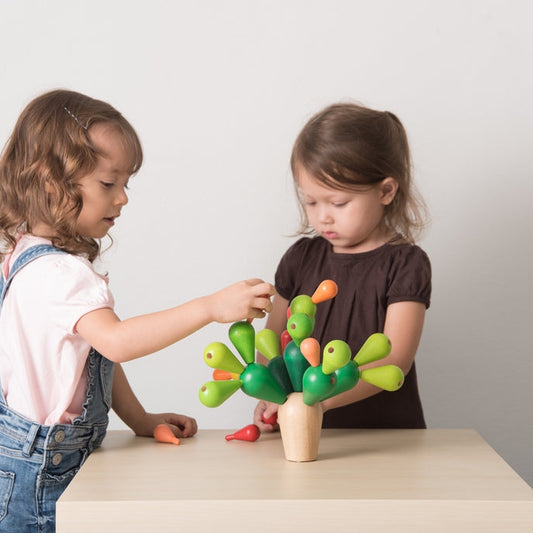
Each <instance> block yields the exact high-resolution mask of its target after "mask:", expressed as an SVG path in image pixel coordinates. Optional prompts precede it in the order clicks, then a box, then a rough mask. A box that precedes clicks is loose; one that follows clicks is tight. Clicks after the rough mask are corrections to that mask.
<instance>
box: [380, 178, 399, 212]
mask: <svg viewBox="0 0 533 533" xmlns="http://www.w3.org/2000/svg"><path fill="white" fill-rule="evenodd" d="M379 188H380V199H381V203H382V204H383V205H389V204H390V203H391V202H392V201H393V200H394V197H395V196H396V193H397V192H398V182H397V181H396V180H395V179H394V178H390V177H389V178H385V179H384V180H382V181H381V183H380V184H379Z"/></svg>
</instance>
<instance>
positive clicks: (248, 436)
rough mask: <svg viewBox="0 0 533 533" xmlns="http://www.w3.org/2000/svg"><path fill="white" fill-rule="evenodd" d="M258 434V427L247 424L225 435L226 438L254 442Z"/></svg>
mask: <svg viewBox="0 0 533 533" xmlns="http://www.w3.org/2000/svg"><path fill="white" fill-rule="evenodd" d="M260 435H261V432H260V431H259V428H258V427H257V426H256V425H255V424H249V425H247V426H244V427H243V428H242V429H239V430H238V431H236V432H235V433H232V434H231V435H226V440H228V441H229V440H247V441H249V442H254V441H256V440H257V439H258V438H259V436H260Z"/></svg>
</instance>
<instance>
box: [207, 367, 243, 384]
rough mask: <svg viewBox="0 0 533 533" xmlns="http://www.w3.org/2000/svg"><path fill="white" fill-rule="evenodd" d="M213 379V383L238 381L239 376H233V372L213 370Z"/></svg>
mask: <svg viewBox="0 0 533 533" xmlns="http://www.w3.org/2000/svg"><path fill="white" fill-rule="evenodd" d="M213 379H214V380H215V381H226V380H228V379H239V374H235V373H234V372H228V371H227V370H220V369H218V368H215V370H213Z"/></svg>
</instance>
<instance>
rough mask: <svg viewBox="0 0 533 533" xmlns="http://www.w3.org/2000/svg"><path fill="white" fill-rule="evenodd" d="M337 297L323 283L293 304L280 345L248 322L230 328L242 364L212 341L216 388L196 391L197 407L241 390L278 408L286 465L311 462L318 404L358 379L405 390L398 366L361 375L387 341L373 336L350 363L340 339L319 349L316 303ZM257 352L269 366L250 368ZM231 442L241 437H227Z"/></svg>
mask: <svg viewBox="0 0 533 533" xmlns="http://www.w3.org/2000/svg"><path fill="white" fill-rule="evenodd" d="M336 295H337V285H336V283H335V282H334V281H332V280H325V281H323V282H322V283H321V284H320V285H319V286H318V288H317V289H316V291H315V292H314V294H313V295H312V296H308V295H305V294H301V295H298V296H296V297H295V298H293V300H292V301H291V303H290V306H289V309H288V310H287V329H286V330H285V331H284V332H283V334H282V335H281V339H280V338H278V336H277V334H276V333H275V332H274V331H272V330H269V329H263V330H261V331H258V332H257V333H256V332H255V330H254V327H253V326H252V324H251V323H250V322H247V321H243V322H235V323H234V324H232V326H231V327H230V330H229V334H228V336H229V339H230V341H231V344H232V345H233V346H234V347H235V349H236V350H237V352H238V353H239V355H240V357H241V359H242V361H243V362H244V364H243V363H241V362H240V361H239V360H238V359H237V357H236V356H235V355H234V354H233V352H232V351H231V350H230V349H229V348H228V346H226V345H225V344H224V343H221V342H213V343H211V344H209V345H208V346H207V347H206V349H205V350H204V361H205V362H206V363H207V365H208V366H210V367H211V368H213V369H214V372H213V381H209V382H207V383H204V385H202V387H201V388H200V392H199V398H200V401H201V402H202V403H203V404H204V405H205V406H207V407H218V406H219V405H221V404H222V403H223V402H225V401H226V400H227V399H228V398H229V397H230V396H232V395H233V394H234V393H235V392H236V391H238V390H239V389H241V390H242V391H243V392H244V393H245V394H248V395H249V396H253V397H255V398H258V399H261V400H266V401H269V402H273V403H277V404H279V405H280V407H279V409H278V417H277V423H278V424H279V427H280V431H281V436H282V440H283V446H284V451H285V458H286V459H287V460H289V461H313V460H315V459H316V457H317V454H318V443H319V440H320V431H321V425H322V409H321V407H320V402H321V401H323V400H325V399H327V398H331V397H332V396H335V395H337V394H340V393H342V392H345V391H348V390H350V389H352V388H353V387H355V385H356V384H357V383H358V381H359V380H360V379H361V380H363V381H366V382H368V383H371V384H373V385H376V386H378V387H380V388H382V389H385V390H387V391H395V390H398V389H399V388H400V387H401V386H402V384H403V380H404V376H403V373H402V371H401V370H400V368H398V367H397V366H394V365H384V366H379V367H373V368H368V369H360V367H361V366H364V365H367V364H368V363H372V362H374V361H378V360H380V359H383V358H385V357H387V355H388V354H389V353H390V351H391V344H390V341H389V339H388V338H387V337H386V336H385V335H384V334H382V333H374V334H373V335H371V336H370V337H369V338H368V339H367V340H366V342H365V343H364V344H363V346H362V347H361V349H360V350H359V351H358V352H357V353H356V354H355V356H354V357H353V358H352V351H351V349H350V347H349V346H348V344H346V342H344V341H342V340H333V341H331V342H329V343H328V344H326V346H324V348H323V349H322V350H321V347H320V344H319V342H318V340H316V339H315V338H313V337H312V333H313V329H314V325H315V315H316V309H317V304H320V303H321V302H324V301H327V300H330V299H332V298H334V297H335V296H336ZM256 349H257V350H258V351H259V352H260V353H261V354H263V355H264V356H265V357H266V359H268V364H267V365H266V366H265V365H262V364H260V363H256V362H255V350H256ZM267 423H271V422H267ZM274 423H275V422H274ZM252 425H253V424H252ZM246 427H248V426H246ZM244 429H245V428H243V430H244ZM241 431H242V430H241ZM237 433H238V432H237ZM237 433H235V434H234V435H237ZM228 437H231V438H228ZM232 438H238V437H234V436H227V437H226V439H227V440H231V439H232ZM249 440H251V439H249ZM254 440H255V439H254Z"/></svg>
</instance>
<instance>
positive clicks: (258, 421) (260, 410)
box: [254, 400, 279, 432]
mask: <svg viewBox="0 0 533 533" xmlns="http://www.w3.org/2000/svg"><path fill="white" fill-rule="evenodd" d="M278 407H279V405H278V404H277V403H271V402H265V401H264V400H261V401H260V402H259V403H258V404H257V406H256V407H255V410H254V424H255V425H256V426H257V427H258V428H259V429H260V431H267V432H268V431H276V430H277V429H278V428H279V426H278V424H277V423H275V424H267V423H265V422H264V420H266V419H269V418H270V417H272V416H274V415H276V418H277V413H278Z"/></svg>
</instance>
